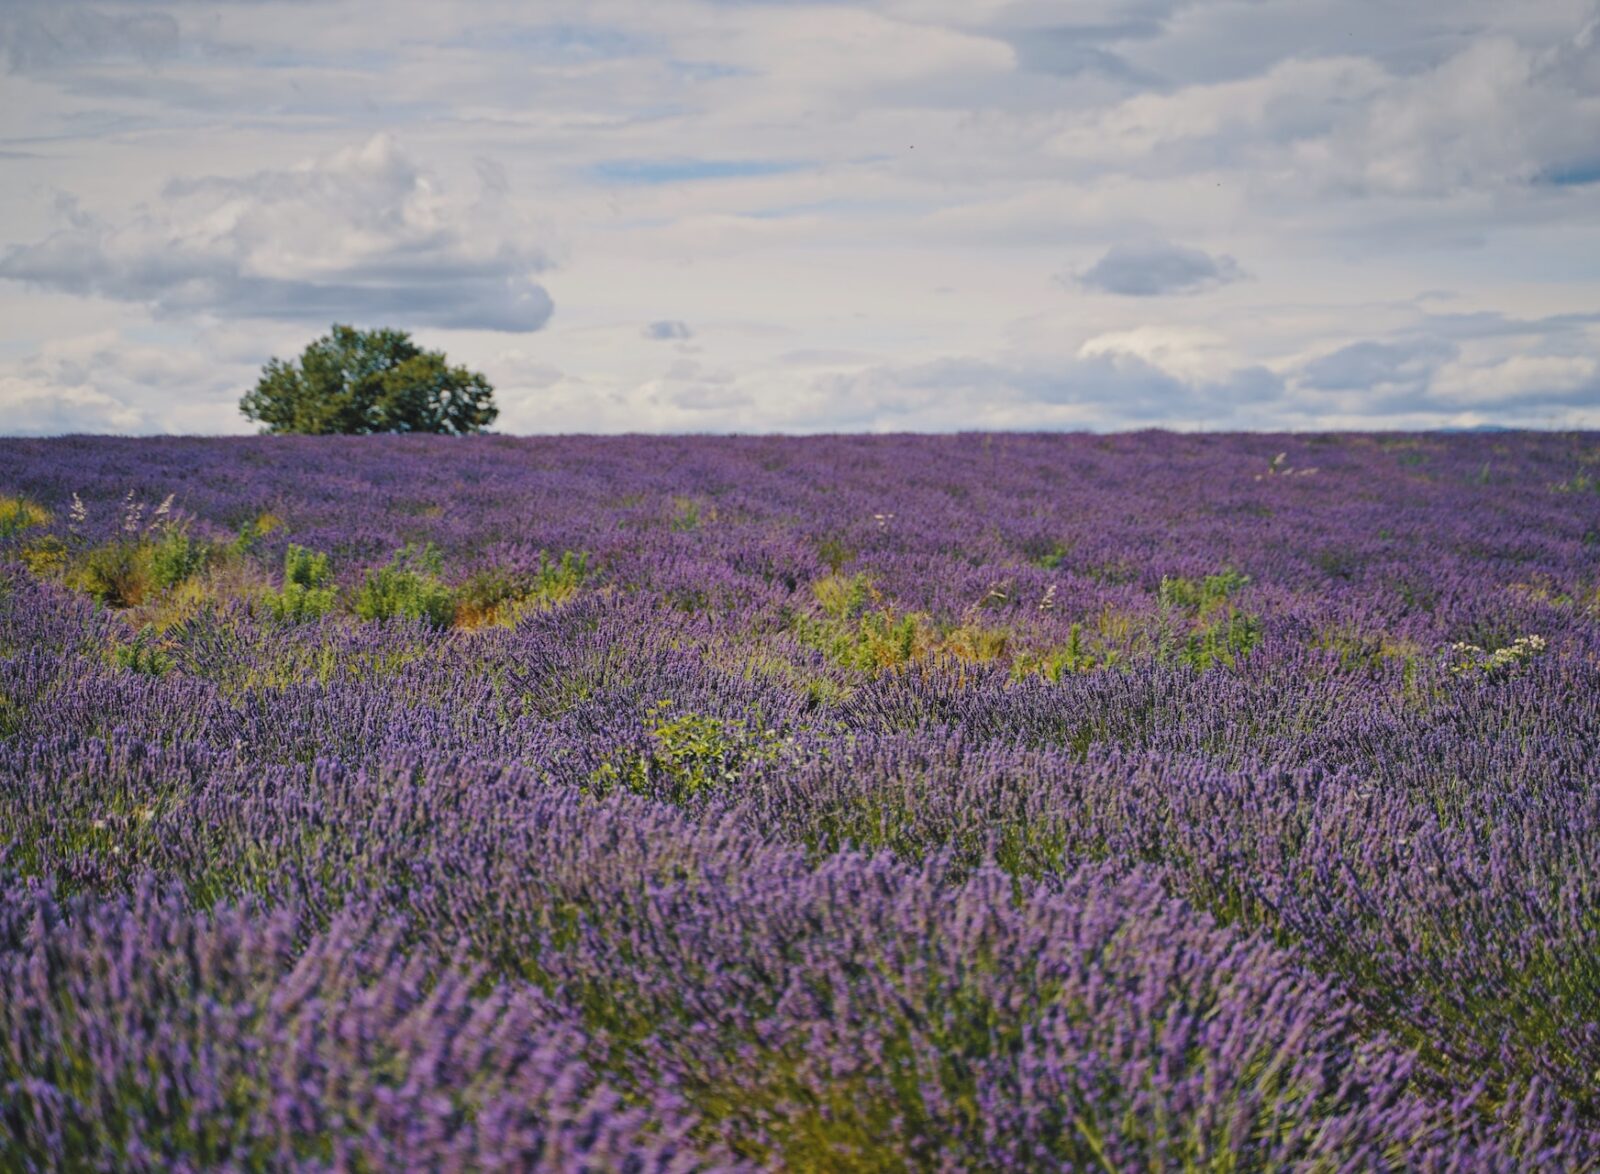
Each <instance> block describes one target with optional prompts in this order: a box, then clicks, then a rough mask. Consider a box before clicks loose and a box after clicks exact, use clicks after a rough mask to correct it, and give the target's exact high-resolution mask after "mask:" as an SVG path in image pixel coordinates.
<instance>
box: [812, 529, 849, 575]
mask: <svg viewBox="0 0 1600 1174" xmlns="http://www.w3.org/2000/svg"><path fill="white" fill-rule="evenodd" d="M817 557H818V558H820V559H821V560H822V562H823V564H824V565H825V566H826V567H827V568H828V570H830V571H832V572H833V573H834V574H835V575H837V574H838V573H839V572H840V571H841V570H842V569H843V568H844V566H845V564H846V563H849V562H852V561H854V559H855V557H856V552H855V549H854V548H853V547H851V546H847V545H846V544H845V543H844V542H842V541H840V540H839V539H837V538H824V539H823V540H822V541H821V542H818V543H817Z"/></svg>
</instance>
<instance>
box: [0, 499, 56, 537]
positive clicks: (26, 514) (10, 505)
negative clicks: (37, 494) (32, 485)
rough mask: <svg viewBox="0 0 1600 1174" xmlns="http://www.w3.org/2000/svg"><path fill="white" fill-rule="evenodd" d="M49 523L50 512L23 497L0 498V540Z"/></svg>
mask: <svg viewBox="0 0 1600 1174" xmlns="http://www.w3.org/2000/svg"><path fill="white" fill-rule="evenodd" d="M49 523H50V511H49V510H47V509H45V508H44V507H43V506H42V505H39V504H38V503H37V502H33V501H29V500H28V499H27V498H25V497H4V496H0V539H5V538H14V537H16V536H17V535H18V534H21V533H22V532H23V531H24V530H31V529H33V528H34V527H35V526H46V525H49Z"/></svg>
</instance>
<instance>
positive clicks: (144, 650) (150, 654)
mask: <svg viewBox="0 0 1600 1174" xmlns="http://www.w3.org/2000/svg"><path fill="white" fill-rule="evenodd" d="M111 663H112V664H114V665H116V667H117V668H119V669H125V670H127V671H128V672H130V673H138V674H140V675H141V676H147V677H159V676H161V675H163V674H164V673H166V672H167V671H168V670H169V669H170V668H171V667H172V655H171V653H169V652H168V651H167V649H166V648H165V647H164V646H163V645H162V644H161V642H160V639H159V637H158V636H157V634H156V630H155V629H154V628H152V627H150V626H148V625H146V626H145V627H143V628H140V629H139V631H138V633H137V634H136V635H135V636H134V637H133V639H132V640H130V641H128V643H126V644H117V645H114V646H113V647H112V649H111Z"/></svg>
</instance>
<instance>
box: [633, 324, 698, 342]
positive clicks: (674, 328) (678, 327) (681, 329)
mask: <svg viewBox="0 0 1600 1174" xmlns="http://www.w3.org/2000/svg"><path fill="white" fill-rule="evenodd" d="M640 333H641V334H643V335H644V337H645V338H654V339H661V340H666V339H674V338H693V337H694V331H692V330H690V329H689V326H688V324H687V323H685V322H678V321H675V320H663V321H661V322H652V323H650V324H649V325H648V326H646V327H645V328H644V329H643V330H642V331H640Z"/></svg>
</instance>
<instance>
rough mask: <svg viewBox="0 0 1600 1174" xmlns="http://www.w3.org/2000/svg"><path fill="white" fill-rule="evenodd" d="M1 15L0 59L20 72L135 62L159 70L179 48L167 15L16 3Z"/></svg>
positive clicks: (23, 0) (175, 24)
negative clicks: (158, 64) (73, 65)
mask: <svg viewBox="0 0 1600 1174" xmlns="http://www.w3.org/2000/svg"><path fill="white" fill-rule="evenodd" d="M8 7H9V10H8V11H4V12H0V56H3V57H4V58H5V61H6V64H7V66H8V67H9V68H10V69H11V70H12V71H13V72H16V73H23V72H28V71H32V70H40V69H51V68H56V67H59V66H63V65H70V64H74V63H77V62H84V61H115V60H117V59H119V58H128V57H131V58H133V59H135V60H137V61H140V62H143V63H144V64H145V65H149V66H154V65H156V64H157V63H159V62H161V61H163V60H165V59H166V58H169V57H171V56H172V55H173V54H175V53H176V52H177V51H178V48H179V28H178V22H177V21H176V20H175V19H174V18H173V17H172V16H171V15H169V14H168V13H165V12H134V13H128V14H119V13H108V12H103V11H101V10H99V9H96V8H91V7H89V6H88V5H84V4H59V5H55V4H43V3H28V2H27V0H20V2H19V0H12V3H11V5H9V6H8Z"/></svg>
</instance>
